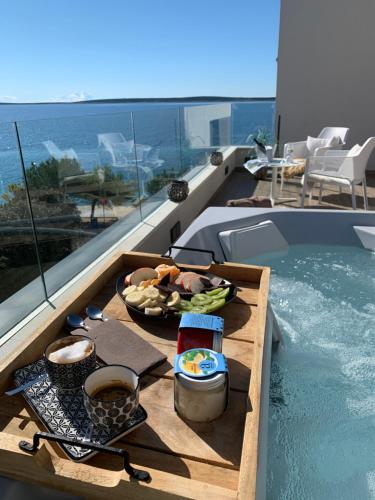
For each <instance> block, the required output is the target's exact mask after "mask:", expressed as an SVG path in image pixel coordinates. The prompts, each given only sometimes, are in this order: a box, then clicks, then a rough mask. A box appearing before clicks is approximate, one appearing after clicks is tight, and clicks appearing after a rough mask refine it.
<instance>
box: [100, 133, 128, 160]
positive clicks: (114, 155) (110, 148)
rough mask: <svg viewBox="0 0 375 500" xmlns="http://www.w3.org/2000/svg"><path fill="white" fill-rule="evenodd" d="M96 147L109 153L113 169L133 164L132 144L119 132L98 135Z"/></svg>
mask: <svg viewBox="0 0 375 500" xmlns="http://www.w3.org/2000/svg"><path fill="white" fill-rule="evenodd" d="M98 146H99V148H102V149H104V150H105V151H106V152H107V153H109V155H110V158H111V164H112V166H114V167H124V166H125V165H128V164H133V163H134V162H135V156H134V148H133V143H132V142H130V141H127V140H126V139H125V137H124V136H123V134H122V133H121V132H110V133H105V134H98Z"/></svg>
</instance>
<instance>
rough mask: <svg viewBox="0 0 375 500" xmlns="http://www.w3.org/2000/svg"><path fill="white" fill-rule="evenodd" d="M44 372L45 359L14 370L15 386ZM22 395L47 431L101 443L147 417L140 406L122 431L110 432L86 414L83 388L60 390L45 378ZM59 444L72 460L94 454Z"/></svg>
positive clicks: (108, 441) (108, 440) (124, 431)
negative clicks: (95, 423) (93, 422)
mask: <svg viewBox="0 0 375 500" xmlns="http://www.w3.org/2000/svg"><path fill="white" fill-rule="evenodd" d="M44 374H45V367H44V360H43V359H40V360H39V361H36V362H35V363H31V364H30V365H27V366H25V367H23V368H20V369H19V370H16V371H15V373H14V380H15V383H16V385H17V386H18V385H22V384H24V383H25V382H28V381H31V380H33V379H35V378H37V377H39V376H40V375H44ZM22 394H23V396H24V398H25V399H26V401H27V402H28V403H29V404H30V406H31V407H32V408H33V410H34V411H35V413H36V414H37V416H38V417H39V418H40V420H41V421H42V422H43V424H44V425H45V426H46V427H47V429H48V430H49V431H50V432H52V433H54V434H58V435H62V436H66V437H70V438H78V439H82V440H87V441H91V442H93V443H97V444H102V445H106V444H109V443H110V442H112V441H114V440H116V439H119V438H120V437H122V436H124V435H125V434H127V433H128V432H130V431H131V429H132V428H133V427H134V426H138V425H139V424H141V423H142V422H144V421H145V420H146V418H147V414H146V412H145V410H144V409H143V408H142V407H141V406H139V407H138V410H137V412H136V413H135V414H134V416H133V417H132V418H131V419H130V420H129V421H128V422H127V423H126V424H125V426H124V427H123V428H122V429H121V430H117V431H115V432H109V431H107V430H106V429H104V428H100V427H96V426H94V425H93V424H92V422H91V420H90V419H89V417H88V415H87V413H86V410H85V407H84V405H83V395H82V390H81V389H74V390H69V391H64V392H59V391H58V390H57V388H56V387H55V386H53V385H52V384H51V382H50V380H49V378H48V377H47V378H46V379H43V380H41V381H39V382H37V383H35V384H34V385H32V386H31V387H29V388H27V389H25V390H24V391H23V392H22ZM61 447H62V448H63V449H64V451H65V453H67V455H68V456H69V457H70V458H71V459H73V460H82V459H84V458H86V457H87V456H88V455H93V454H94V453H95V452H93V451H91V450H86V449H82V448H80V447H79V446H71V445H65V444H61Z"/></svg>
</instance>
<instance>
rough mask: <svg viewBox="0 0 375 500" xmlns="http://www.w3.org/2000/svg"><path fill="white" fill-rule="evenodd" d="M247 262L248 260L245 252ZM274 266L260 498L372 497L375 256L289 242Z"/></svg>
mask: <svg viewBox="0 0 375 500" xmlns="http://www.w3.org/2000/svg"><path fill="white" fill-rule="evenodd" d="M252 262H254V259H252ZM256 263H258V264H265V265H270V266H271V267H272V278H271V295H270V297H271V303H272V306H273V309H274V311H275V313H276V315H277V319H278V323H279V325H280V327H281V330H282V334H283V343H282V345H280V346H279V348H278V350H277V351H276V352H275V353H274V354H273V361H272V375H271V395H270V399H271V401H270V420H269V450H268V493H267V498H268V500H325V499H327V500H336V499H337V500H356V499H358V500H366V499H375V391H374V388H375V254H373V253H371V252H369V251H367V250H363V249H359V248H353V247H337V246H336V247H324V246H312V245H310V246H300V245H298V246H293V247H291V248H290V249H289V252H288V254H287V255H285V256H283V257H280V256H278V257H272V256H271V255H270V256H263V257H262V258H258V259H256Z"/></svg>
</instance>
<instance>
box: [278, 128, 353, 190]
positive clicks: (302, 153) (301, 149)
mask: <svg viewBox="0 0 375 500" xmlns="http://www.w3.org/2000/svg"><path fill="white" fill-rule="evenodd" d="M348 133H349V129H348V128H346V127H324V128H323V130H322V131H321V132H320V134H319V135H318V139H325V140H331V141H332V140H333V139H334V138H338V139H339V143H337V142H336V141H332V142H334V145H332V146H320V147H317V148H315V149H314V151H313V152H312V153H310V151H309V149H308V147H307V142H308V141H307V140H306V141H298V142H287V143H286V144H285V145H284V158H286V157H288V156H291V157H292V159H295V158H300V159H304V160H305V168H307V164H308V162H309V158H310V157H311V156H323V155H324V154H325V153H326V152H327V151H329V150H331V149H333V148H335V149H336V150H337V149H341V148H342V147H343V146H344V145H345V144H346V138H347V136H348ZM284 172H285V170H284V168H282V170H281V190H283V188H284Z"/></svg>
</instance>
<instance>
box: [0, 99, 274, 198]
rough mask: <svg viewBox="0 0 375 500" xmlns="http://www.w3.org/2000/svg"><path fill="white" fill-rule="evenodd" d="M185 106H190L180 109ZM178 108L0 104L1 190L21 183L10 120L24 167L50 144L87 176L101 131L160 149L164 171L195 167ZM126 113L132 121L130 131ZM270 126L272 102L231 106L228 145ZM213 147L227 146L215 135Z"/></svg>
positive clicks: (194, 152)
mask: <svg viewBox="0 0 375 500" xmlns="http://www.w3.org/2000/svg"><path fill="white" fill-rule="evenodd" d="M197 104H198V103H197ZM210 104H211V103H210ZM190 105H194V103H192V104H189V105H186V104H184V105H183V106H185V107H187V106H190ZM199 105H200V106H202V103H199ZM181 106H182V105H180V108H181ZM178 108H179V105H178V104H176V103H172V104H170V103H161V104H154V103H150V104H147V103H140V104H136V103H132V104H48V105H43V104H40V105H39V104H35V105H2V106H0V191H1V189H2V188H3V189H5V188H6V186H7V185H8V184H9V183H11V182H18V181H19V180H20V179H21V178H22V172H21V168H20V163H19V157H18V150H17V143H16V138H15V133H14V127H13V125H12V124H11V123H10V122H13V121H17V124H18V128H19V132H20V139H21V145H22V151H23V155H24V160H25V164H26V167H28V166H29V165H31V163H32V162H35V163H39V162H41V161H43V160H46V159H47V158H49V156H50V155H49V153H48V151H47V149H46V147H45V146H44V145H43V142H44V141H47V140H50V141H53V142H54V143H55V144H56V145H57V146H58V147H59V149H61V150H66V149H70V148H73V149H74V151H75V152H76V153H77V154H78V156H79V159H80V162H81V165H82V166H83V168H84V169H85V170H87V171H89V170H91V169H92V168H93V167H94V166H95V165H97V164H98V163H99V160H98V158H97V157H96V153H97V149H98V138H97V134H98V133H106V132H121V133H123V135H124V136H125V138H126V139H127V140H132V139H133V138H134V137H133V132H135V136H136V137H135V138H136V142H137V143H141V144H146V145H150V146H153V147H155V146H158V147H159V148H160V158H162V159H163V160H164V161H165V167H166V168H173V167H175V166H176V165H180V164H181V163H183V164H184V165H190V164H195V163H196V162H198V163H199V162H200V161H202V158H204V156H203V155H202V154H200V153H202V152H199V151H197V150H193V149H192V148H190V146H189V141H190V139H191V137H186V136H185V135H184V131H183V126H182V125H181V122H182V121H183V118H182V116H183V108H181V109H180V115H179V111H178ZM207 108H209V104H207ZM130 112H133V117H134V127H133V128H132V123H131V116H130ZM203 119H204V116H203V115H202V120H203ZM273 126H274V103H273V102H250V103H232V104H231V131H232V133H231V140H230V142H231V143H232V144H243V143H244V142H245V140H246V138H247V137H248V135H249V134H251V133H256V132H257V130H259V129H262V130H267V131H268V132H269V134H270V136H273ZM217 145H218V146H220V145H222V146H225V145H228V144H227V143H223V141H222V140H221V137H220V136H219V138H218V142H217Z"/></svg>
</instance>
